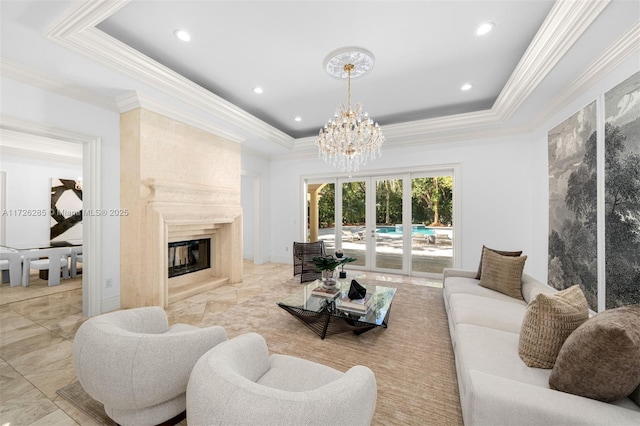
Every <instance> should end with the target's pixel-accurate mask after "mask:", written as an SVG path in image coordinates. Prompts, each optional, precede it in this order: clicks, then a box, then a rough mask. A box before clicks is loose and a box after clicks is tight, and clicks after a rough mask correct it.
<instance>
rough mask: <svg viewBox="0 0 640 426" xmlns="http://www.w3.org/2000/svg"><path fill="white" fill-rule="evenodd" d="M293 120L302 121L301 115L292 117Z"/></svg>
mask: <svg viewBox="0 0 640 426" xmlns="http://www.w3.org/2000/svg"><path fill="white" fill-rule="evenodd" d="M294 120H295V121H302V117H300V116H299V115H298V116H297V117H295V118H294Z"/></svg>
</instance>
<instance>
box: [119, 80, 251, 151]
mask: <svg viewBox="0 0 640 426" xmlns="http://www.w3.org/2000/svg"><path fill="white" fill-rule="evenodd" d="M116 102H117V104H118V110H119V111H120V112H121V113H123V112H127V111H131V110H132V109H136V108H144V109H146V110H149V111H153V112H155V113H157V114H160V115H164V116H166V117H170V118H173V119H175V120H177V121H180V122H182V123H185V124H188V125H190V126H193V127H196V128H198V129H200V130H204V131H205V132H208V133H211V134H214V135H216V136H220V137H222V138H225V139H227V140H230V141H232V142H236V143H242V142H244V140H245V139H244V138H243V137H242V136H240V135H238V134H236V133H233V132H230V131H228V130H226V129H223V128H222V127H220V126H216V125H214V124H211V123H210V122H208V121H204V120H202V119H199V118H197V117H194V116H193V115H191V114H186V113H184V112H183V111H181V110H180V109H178V108H173V107H170V106H169V105H167V104H166V103H163V102H160V101H158V100H156V99H154V98H152V97H151V96H148V95H145V94H142V93H140V92H136V91H131V92H128V93H125V94H123V95H121V96H118V97H117V98H116Z"/></svg>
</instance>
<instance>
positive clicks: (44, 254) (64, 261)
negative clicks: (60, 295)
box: [22, 247, 71, 287]
mask: <svg viewBox="0 0 640 426" xmlns="http://www.w3.org/2000/svg"><path fill="white" fill-rule="evenodd" d="M69 256H71V249H70V248H69V247H58V248H48V249H37V250H29V251H25V252H24V253H23V261H22V285H23V286H25V287H27V286H29V275H30V273H31V270H32V269H38V270H44V269H48V270H49V278H48V281H49V286H54V285H58V284H60V271H61V270H62V277H63V278H64V279H67V278H69Z"/></svg>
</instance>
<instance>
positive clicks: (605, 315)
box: [549, 305, 640, 402]
mask: <svg viewBox="0 0 640 426" xmlns="http://www.w3.org/2000/svg"><path fill="white" fill-rule="evenodd" d="M639 384H640V305H631V306H624V307H622V308H616V309H610V310H607V311H604V312H601V313H599V314H598V315H596V316H594V317H592V318H589V319H588V320H587V321H585V322H584V324H582V325H581V326H580V327H578V328H577V329H576V331H574V332H573V333H571V335H570V336H569V337H568V338H567V341H566V342H564V345H563V346H562V349H560V353H559V354H558V359H556V364H555V366H554V367H553V370H551V375H550V376H549V386H550V387H551V388H552V389H556V390H559V391H562V392H567V393H572V394H575V395H580V396H585V397H587V398H592V399H598V400H600V401H604V402H611V401H615V400H617V399H620V398H624V397H626V396H629V395H631V393H632V392H633V391H634V389H636V388H637V387H638V385H639Z"/></svg>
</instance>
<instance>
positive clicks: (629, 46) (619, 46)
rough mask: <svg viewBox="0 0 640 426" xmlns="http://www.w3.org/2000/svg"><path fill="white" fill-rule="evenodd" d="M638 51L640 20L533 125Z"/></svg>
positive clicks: (558, 97) (533, 121)
mask: <svg viewBox="0 0 640 426" xmlns="http://www.w3.org/2000/svg"><path fill="white" fill-rule="evenodd" d="M638 52H640V22H639V23H637V24H636V25H634V26H633V27H631V28H630V29H629V31H627V32H626V33H625V34H623V35H622V36H621V37H620V38H619V39H618V40H616V42H615V43H614V44H613V45H612V46H611V48H610V49H608V50H607V51H606V52H604V53H603V54H602V55H600V56H599V57H598V58H597V59H596V60H595V61H594V62H593V63H591V65H590V66H589V67H588V68H587V69H585V70H584V71H583V72H582V73H581V74H580V75H579V76H578V77H577V78H576V79H575V80H574V82H573V83H572V84H571V85H570V86H568V87H567V88H565V89H564V90H563V91H562V92H560V93H559V94H558V95H557V96H556V97H555V98H554V99H553V100H552V101H551V102H550V103H549V104H548V105H547V107H546V108H545V109H544V110H543V111H541V112H540V114H538V116H537V117H535V118H534V119H533V120H531V127H532V128H537V127H539V126H541V125H542V124H543V123H545V122H546V121H547V120H549V119H551V117H553V116H554V115H556V114H557V113H559V112H560V111H561V110H562V108H564V106H565V105H568V104H570V103H571V102H573V101H574V100H576V99H577V98H578V97H579V96H580V95H581V94H582V93H584V92H586V91H587V90H588V89H589V88H590V87H592V86H593V85H595V84H596V83H597V82H598V81H600V80H601V79H602V78H604V77H605V76H606V75H607V74H609V73H610V72H612V71H613V70H614V69H615V68H616V67H618V66H619V65H620V64H621V63H622V62H623V61H625V60H626V59H627V58H629V57H631V55H633V54H637V53H638Z"/></svg>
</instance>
